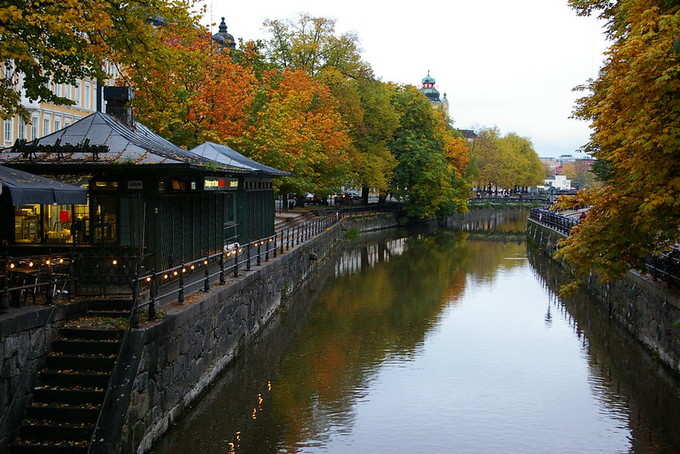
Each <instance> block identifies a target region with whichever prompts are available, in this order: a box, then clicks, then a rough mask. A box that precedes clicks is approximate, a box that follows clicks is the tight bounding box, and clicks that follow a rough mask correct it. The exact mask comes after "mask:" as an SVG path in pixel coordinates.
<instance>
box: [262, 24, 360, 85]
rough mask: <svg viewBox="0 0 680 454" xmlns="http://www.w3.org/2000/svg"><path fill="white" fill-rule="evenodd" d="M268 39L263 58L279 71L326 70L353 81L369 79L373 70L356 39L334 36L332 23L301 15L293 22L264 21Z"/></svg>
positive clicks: (309, 71)
mask: <svg viewBox="0 0 680 454" xmlns="http://www.w3.org/2000/svg"><path fill="white" fill-rule="evenodd" d="M264 25H265V28H266V29H267V31H268V32H269V35H270V38H269V39H268V40H267V43H266V52H265V53H266V55H267V56H268V58H269V59H270V61H271V62H272V63H274V64H275V65H277V66H278V67H281V68H292V69H300V70H303V71H306V72H307V73H308V74H311V75H313V76H315V75H317V74H318V73H319V72H321V71H323V70H324V69H327V68H333V69H334V70H336V71H339V72H340V73H341V74H342V75H343V76H345V77H349V78H352V79H371V78H372V77H373V71H372V70H371V67H370V65H369V64H368V63H366V62H364V61H363V60H362V58H361V53H360V51H359V40H358V37H357V36H356V35H355V34H353V33H343V34H341V35H336V33H335V21H334V20H332V19H327V18H325V17H312V16H309V15H307V14H301V15H300V16H299V17H298V18H297V20H296V21H283V20H267V21H265V23H264Z"/></svg>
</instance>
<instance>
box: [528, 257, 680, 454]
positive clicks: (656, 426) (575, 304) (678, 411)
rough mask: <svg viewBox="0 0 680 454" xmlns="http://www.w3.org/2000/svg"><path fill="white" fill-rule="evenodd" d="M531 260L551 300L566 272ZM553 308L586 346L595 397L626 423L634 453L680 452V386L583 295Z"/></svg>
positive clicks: (553, 264) (540, 259) (552, 264)
mask: <svg viewBox="0 0 680 454" xmlns="http://www.w3.org/2000/svg"><path fill="white" fill-rule="evenodd" d="M528 255H529V261H530V263H531V265H532V267H533V269H534V270H535V273H536V276H537V277H538V278H539V280H540V281H541V282H542V283H543V284H544V285H545V287H546V288H547V289H548V290H549V291H550V292H551V293H552V294H553V295H554V294H556V292H557V291H558V289H559V287H560V285H562V284H564V283H565V282H568V280H569V276H568V274H567V273H566V272H565V270H564V269H562V268H561V267H560V266H559V264H557V263H556V262H554V261H553V260H551V259H550V258H548V257H546V256H545V255H544V254H543V253H542V251H540V250H537V249H535V248H533V247H530V248H529V249H528ZM549 304H550V305H549V306H548V313H550V312H549V311H550V310H552V311H553V312H554V313H559V314H560V315H561V316H562V317H564V319H565V320H567V321H568V322H569V324H570V325H571V326H572V328H573V330H574V332H575V333H576V335H577V336H578V338H579V339H580V340H581V342H582V349H583V352H584V353H585V354H586V355H587V360H588V366H589V369H590V378H589V382H590V385H591V389H592V392H593V395H594V396H595V397H596V398H597V399H598V400H600V401H601V402H602V403H603V405H604V406H605V407H607V408H608V409H610V410H612V411H614V412H616V413H618V414H620V415H621V418H622V419H623V421H625V422H626V423H627V425H628V427H629V429H630V431H631V452H635V453H666V452H667V453H677V452H680V380H678V379H677V377H674V376H673V375H672V374H670V373H669V372H668V371H666V370H665V369H664V368H663V367H662V366H661V365H659V363H658V362H657V361H656V360H654V359H653V358H651V357H650V355H649V354H648V353H647V352H646V351H645V350H644V349H643V348H642V346H641V345H640V344H639V343H638V342H637V341H635V340H634V339H632V338H631V336H629V335H628V334H627V333H625V332H624V331H623V329H622V328H620V327H618V326H617V325H615V324H614V322H613V321H611V320H609V318H608V317H607V314H606V312H605V311H604V310H602V309H601V307H600V306H599V305H598V303H597V302H596V301H593V299H592V298H591V297H589V296H588V295H587V294H586V293H585V292H579V293H578V294H577V295H575V296H574V297H570V298H563V299H559V298H557V297H555V298H553V299H552V301H551V303H549ZM551 307H552V309H551Z"/></svg>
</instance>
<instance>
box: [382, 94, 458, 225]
mask: <svg viewBox="0 0 680 454" xmlns="http://www.w3.org/2000/svg"><path fill="white" fill-rule="evenodd" d="M394 104H395V106H396V108H397V110H398V111H399V112H400V114H401V121H400V126H399V128H398V129H397V131H396V132H395V135H394V138H393V140H392V143H391V146H390V148H391V150H392V153H394V155H395V157H396V159H397V163H398V164H397V167H396V169H395V173H394V178H393V182H392V193H393V194H394V195H396V196H397V197H398V198H400V199H402V200H404V201H406V207H405V208H406V212H407V213H408V215H409V216H411V217H414V218H420V219H423V218H430V217H443V216H446V215H449V214H452V213H453V212H455V211H462V210H465V209H466V204H467V196H468V188H467V185H466V184H465V182H464V181H463V180H462V179H461V178H460V177H459V176H458V175H457V172H456V169H455V168H454V167H453V166H452V165H451V164H450V163H449V162H448V161H447V157H446V155H445V154H444V153H443V147H444V144H443V142H442V137H441V136H440V135H439V132H440V131H439V127H440V123H439V121H440V119H439V118H438V117H437V115H438V112H437V111H435V110H434V109H433V108H432V105H431V104H430V101H429V100H428V99H427V98H426V97H424V96H423V95H422V94H421V93H420V92H419V91H418V90H417V89H416V88H415V87H412V86H405V87H398V88H397V89H396V92H395V96H394Z"/></svg>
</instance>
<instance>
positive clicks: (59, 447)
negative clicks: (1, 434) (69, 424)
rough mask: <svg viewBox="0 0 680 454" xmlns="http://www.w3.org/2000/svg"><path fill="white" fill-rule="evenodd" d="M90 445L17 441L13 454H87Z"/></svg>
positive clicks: (86, 441)
mask: <svg viewBox="0 0 680 454" xmlns="http://www.w3.org/2000/svg"><path fill="white" fill-rule="evenodd" d="M89 445H90V442H89V440H81V441H75V442H74V441H72V440H61V441H49V442H40V441H34V440H17V441H15V442H14V444H12V446H11V447H10V450H11V452H12V453H17V454H19V453H21V454H24V453H25V454H86V453H87V450H88V447H89Z"/></svg>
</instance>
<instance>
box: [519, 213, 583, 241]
mask: <svg viewBox="0 0 680 454" xmlns="http://www.w3.org/2000/svg"><path fill="white" fill-rule="evenodd" d="M529 219H532V220H534V221H537V222H539V223H541V224H544V225H546V226H548V227H550V228H552V229H554V230H557V231H558V232H560V233H563V234H564V235H569V233H570V232H571V229H572V228H573V227H574V226H575V225H577V224H578V223H579V221H578V219H574V218H571V217H568V216H564V215H563V214H560V213H558V212H557V211H552V210H548V209H545V208H532V209H531V211H530V212H529Z"/></svg>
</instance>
